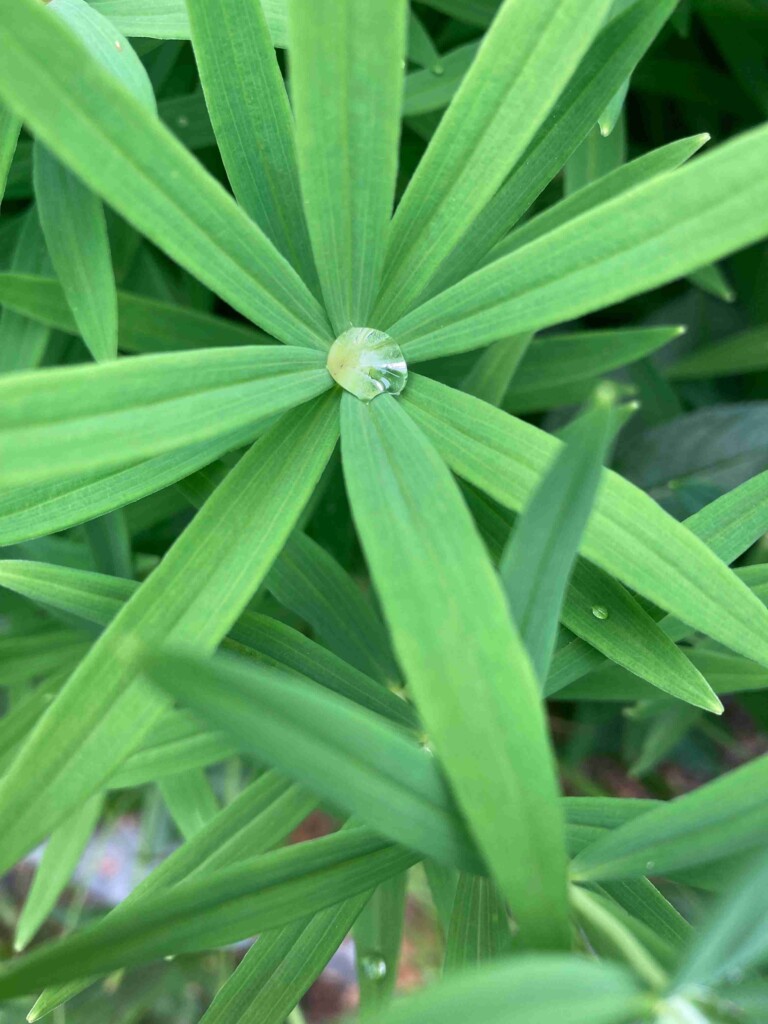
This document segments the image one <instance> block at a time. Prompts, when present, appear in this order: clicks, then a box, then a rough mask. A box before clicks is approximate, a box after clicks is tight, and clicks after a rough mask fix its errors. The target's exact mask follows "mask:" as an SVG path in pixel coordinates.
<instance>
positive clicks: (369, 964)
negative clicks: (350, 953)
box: [354, 871, 408, 1017]
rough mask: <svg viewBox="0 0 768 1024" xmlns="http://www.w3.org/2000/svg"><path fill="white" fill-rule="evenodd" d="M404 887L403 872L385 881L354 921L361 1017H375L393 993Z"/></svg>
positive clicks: (403, 912) (399, 944) (405, 888)
mask: <svg viewBox="0 0 768 1024" xmlns="http://www.w3.org/2000/svg"><path fill="white" fill-rule="evenodd" d="M407 888H408V874H407V872H405V871H404V872H403V873H402V874H401V875H394V876H393V877H392V878H388V879H387V880H386V882H382V883H381V885H379V886H378V888H377V889H376V890H375V891H374V892H373V894H372V895H371V898H370V899H369V900H368V902H367V903H366V905H365V907H364V908H363V909H362V911H361V913H360V915H359V917H358V918H357V921H356V922H355V930H354V940H355V963H356V965H357V983H358V985H359V987H360V1014H361V1016H362V1017H370V1016H372V1015H374V1014H376V1013H377V1012H378V1011H379V1010H381V1009H382V1008H383V1007H384V1006H386V1004H387V1003H388V1002H389V1001H390V1000H391V999H392V996H393V994H394V992H395V986H396V985H397V976H398V968H399V964H400V950H401V947H402V942H403V926H404V924H405V912H406V902H407V899H408V895H407Z"/></svg>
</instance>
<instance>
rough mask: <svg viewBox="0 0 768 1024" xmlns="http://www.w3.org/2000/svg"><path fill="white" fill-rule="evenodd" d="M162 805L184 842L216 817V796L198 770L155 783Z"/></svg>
mask: <svg viewBox="0 0 768 1024" xmlns="http://www.w3.org/2000/svg"><path fill="white" fill-rule="evenodd" d="M158 787H159V789H160V792H161V793H162V796H163V802H164V803H165V806H166V807H167V808H168V811H169V812H170V815H171V817H172V818H173V821H174V823H175V825H176V827H177V828H178V830H179V832H180V833H181V835H182V837H183V838H184V839H191V838H192V837H193V836H195V835H197V833H198V832H199V831H200V830H201V829H202V828H204V827H205V826H206V825H207V824H208V823H209V822H210V821H212V819H213V818H214V817H215V816H216V812H217V811H218V809H219V805H218V801H217V799H216V795H215V793H214V792H213V790H212V788H211V784H210V782H209V781H208V777H207V776H206V774H205V772H204V771H203V770H202V769H201V768H192V769H190V770H188V771H179V772H175V773H174V774H173V775H169V776H166V777H165V778H163V779H161V780H160V781H159V782H158Z"/></svg>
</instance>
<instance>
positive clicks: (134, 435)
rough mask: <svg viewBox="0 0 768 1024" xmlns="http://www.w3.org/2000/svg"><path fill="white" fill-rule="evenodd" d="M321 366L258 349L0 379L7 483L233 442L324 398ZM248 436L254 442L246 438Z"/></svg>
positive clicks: (295, 351)
mask: <svg viewBox="0 0 768 1024" xmlns="http://www.w3.org/2000/svg"><path fill="white" fill-rule="evenodd" d="M329 384H330V377H329V376H328V373H327V372H326V370H325V368H324V365H323V360H322V358H321V357H320V356H319V355H318V354H317V353H313V352H308V351H307V350H306V349H302V348H283V347H278V346H260V347H252V348H251V347H249V348H235V349H210V350H208V351H205V350H202V351H200V352H188V353H173V354H168V355H157V356H143V357H142V358H141V359H124V360H119V361H117V362H113V363H107V364H104V365H101V366H93V365H86V366H75V367H62V368H55V369H49V370H45V371H43V372H36V373H29V374H25V375H23V376H22V375H14V376H13V377H12V378H6V379H5V380H0V404H1V405H2V410H1V411H0V459H2V462H3V470H4V478H5V481H6V484H10V483H12V482H13V483H46V482H49V481H53V480H60V479H63V478H64V479H65V478H67V477H72V476H75V475H77V474H79V473H88V472H90V471H94V470H109V469H116V468H118V467H124V466H125V465H126V464H129V463H131V462H136V461H138V460H139V459H141V458H146V457H149V456H152V455H158V454H161V453H162V452H164V451H168V450H169V449H174V448H180V447H183V446H185V445H188V444H192V443H195V442H201V441H207V440H211V439H213V438H215V437H217V436H220V435H222V434H231V433H232V432H233V431H235V430H239V429H240V428H241V427H243V426H245V425H246V424H248V423H250V424H252V425H253V428H254V430H253V433H254V434H255V433H257V429H258V424H259V423H260V422H263V421H264V420H265V419H267V418H268V417H270V416H272V415H274V414H275V413H278V412H282V411H283V410H285V409H286V408H290V407H291V406H294V405H297V404H299V403H301V402H304V401H307V400H308V399H310V398H313V397H314V396H316V395H318V394H321V393H322V392H323V391H326V390H327V388H328V386H329ZM252 436H253V435H252Z"/></svg>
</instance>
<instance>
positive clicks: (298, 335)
mask: <svg viewBox="0 0 768 1024" xmlns="http://www.w3.org/2000/svg"><path fill="white" fill-rule="evenodd" d="M0 45H2V49H3V58H4V59H3V62H2V66H1V67H0V95H1V96H2V97H3V99H4V100H5V101H6V102H8V103H9V104H10V106H11V107H12V109H14V110H15V111H16V112H17V113H18V114H19V115H20V116H21V117H23V118H24V120H25V122H26V123H28V124H29V125H30V127H31V128H32V130H33V131H34V132H35V134H36V135H37V136H38V137H39V138H40V139H41V140H42V142H43V143H44V144H45V145H46V146H48V148H49V149H50V150H51V151H52V152H54V153H55V154H56V156H57V157H58V158H59V159H60V160H61V161H62V162H63V163H65V164H66V165H67V166H68V167H70V168H71V169H72V170H73V171H74V173H76V174H77V175H78V176H79V177H80V178H82V180H83V181H84V182H85V184H86V185H88V186H89V187H90V188H92V189H93V190H94V191H95V192H97V193H98V194H100V195H101V196H102V198H104V199H105V200H106V201H107V202H108V203H109V204H110V206H112V207H114V208H115V209H116V210H117V211H118V212H119V213H120V214H122V215H123V216H124V217H125V218H126V220H128V221H129V223H131V224H133V225H134V226H135V227H136V228H137V229H138V230H139V231H141V232H142V233H143V234H145V235H146V236H147V237H148V238H149V239H151V240H152V241H154V242H156V243H157V244H158V245H159V246H160V247H161V248H162V249H164V250H165V251H166V252H167V253H168V255H170V256H171V257H172V258H173V259H175V260H177V262H179V263H180V264H181V265H182V266H183V267H185V268H186V269H188V270H189V271H190V272H191V273H193V274H194V275H196V276H197V277H199V279H200V280H201V281H203V282H204V283H205V284H207V285H208V286H209V287H210V288H212V289H213V290H214V291H217V292H218V293H219V294H220V295H221V296H222V298H224V299H226V300H227V301H228V302H229V303H230V304H231V305H232V306H234V307H235V308H236V309H238V310H239V311H240V312H241V313H243V314H244V315H245V316H248V317H250V318H251V319H252V320H254V321H256V322H257V323H259V324H261V326H263V327H264V328H265V329H267V330H268V331H270V332H271V333H273V334H274V335H275V336H276V337H279V338H280V339H281V340H283V341H287V342H292V343H294V344H302V345H306V346H309V347H310V348H319V349H324V348H325V347H326V343H327V339H328V337H329V334H330V332H329V328H328V326H327V323H326V320H325V317H324V314H323V313H322V311H321V309H320V307H319V305H318V303H317V302H316V300H315V299H314V298H313V296H312V295H311V293H310V292H309V290H308V289H307V287H306V285H304V283H303V282H302V281H301V279H300V278H299V276H298V274H297V273H296V272H295V271H294V270H293V268H292V267H291V266H290V264H289V263H288V262H287V261H286V260H285V259H284V258H283V257H282V256H280V254H279V253H278V252H277V250H276V249H275V248H274V246H273V245H272V243H271V242H270V241H269V240H268V239H267V238H266V236H265V235H264V234H263V233H262V232H261V230H260V229H259V228H258V227H257V226H256V225H255V224H254V223H253V222H252V221H251V220H250V219H249V218H248V217H247V215H246V214H245V213H243V212H242V211H241V210H239V209H238V208H237V205H236V204H235V203H234V201H233V200H232V199H231V197H229V196H228V195H227V193H226V192H225V191H224V189H223V188H222V187H221V186H220V185H219V184H218V183H217V182H216V181H215V180H214V179H213V178H212V177H210V176H209V175H208V174H207V173H206V172H205V171H204V170H203V168H202V167H201V166H200V164H199V163H198V162H197V161H196V160H195V158H194V157H193V156H192V155H191V154H190V153H189V152H188V151H187V150H186V149H185V148H184V147H183V146H182V144H181V143H180V142H178V141H177V140H176V139H175V138H174V137H173V135H172V134H171V133H170V131H169V130H168V129H167V128H165V127H164V126H163V125H162V124H161V123H160V121H159V120H158V119H157V118H156V117H155V116H154V115H152V114H151V113H149V112H148V111H147V110H146V109H145V108H144V107H143V106H142V105H141V104H140V103H139V101H138V100H136V99H135V98H134V97H133V96H132V95H131V94H130V93H129V92H128V91H127V90H126V89H124V88H123V87H122V86H121V85H120V84H119V83H117V82H115V80H114V79H113V77H112V76H111V75H110V74H109V73H108V72H107V71H105V70H104V68H102V67H101V66H100V65H99V63H98V62H97V61H96V59H95V58H93V57H92V56H91V55H90V53H89V52H88V50H87V49H86V48H85V46H84V45H83V44H82V42H81V41H80V40H79V39H78V38H77V37H76V36H75V35H74V34H73V33H72V32H71V30H70V29H69V28H68V27H67V26H66V25H64V24H62V23H61V22H60V20H59V19H57V18H55V17H53V16H52V15H51V13H50V11H47V10H46V7H45V6H44V5H42V4H40V3H39V0H19V2H18V3H15V4H13V5H12V7H10V8H9V9H8V11H6V12H5V17H4V18H3V20H2V25H0Z"/></svg>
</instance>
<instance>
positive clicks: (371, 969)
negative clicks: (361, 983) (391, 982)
mask: <svg viewBox="0 0 768 1024" xmlns="http://www.w3.org/2000/svg"><path fill="white" fill-rule="evenodd" d="M360 970H361V971H362V972H363V975H364V976H365V977H366V978H367V979H368V981H381V980H382V979H383V978H386V976H387V962H386V960H385V959H384V957H383V956H378V955H376V954H371V955H369V956H364V957H363V958H362V959H361V960H360Z"/></svg>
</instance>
